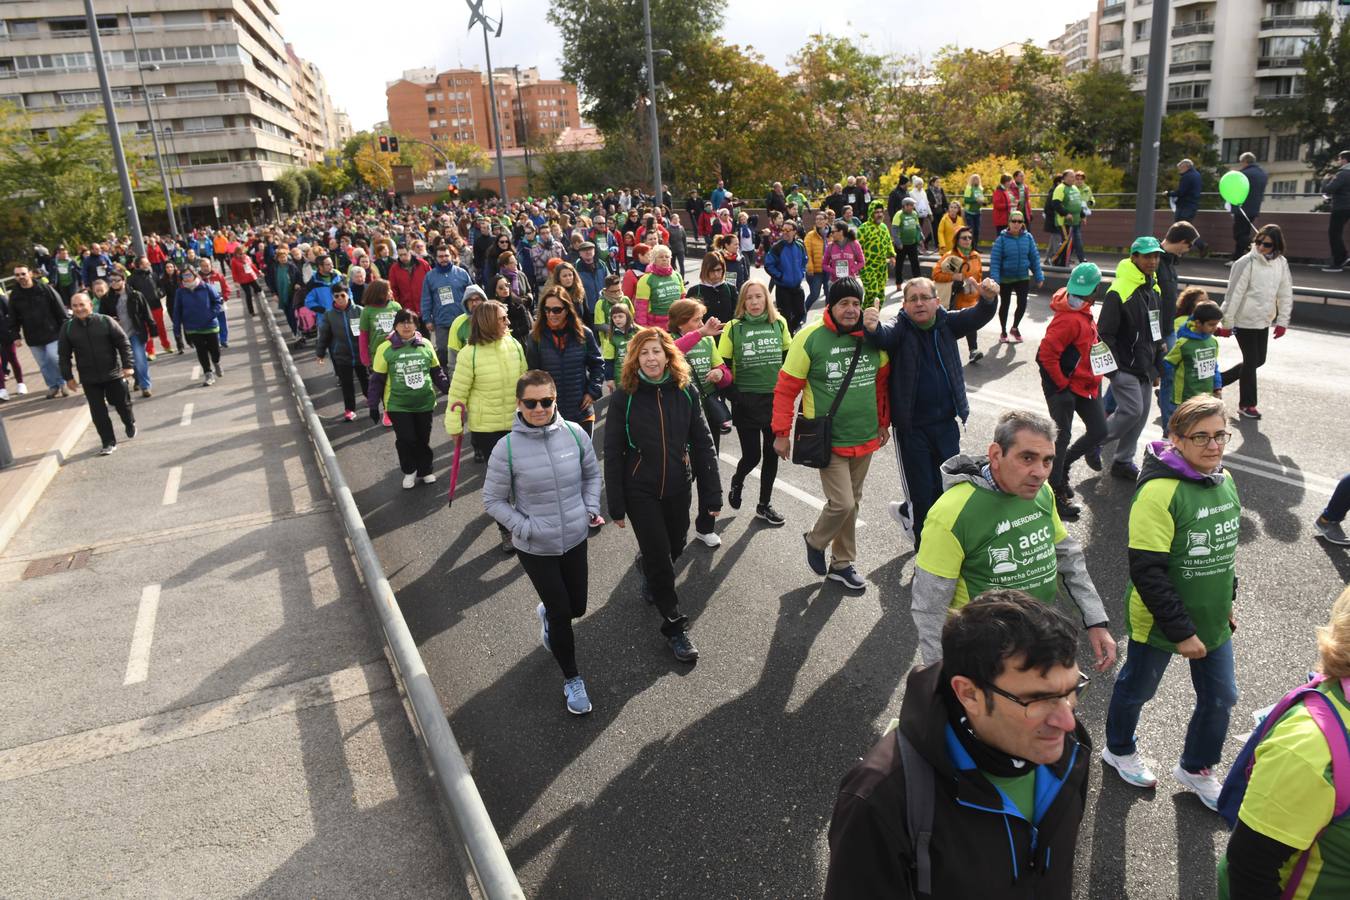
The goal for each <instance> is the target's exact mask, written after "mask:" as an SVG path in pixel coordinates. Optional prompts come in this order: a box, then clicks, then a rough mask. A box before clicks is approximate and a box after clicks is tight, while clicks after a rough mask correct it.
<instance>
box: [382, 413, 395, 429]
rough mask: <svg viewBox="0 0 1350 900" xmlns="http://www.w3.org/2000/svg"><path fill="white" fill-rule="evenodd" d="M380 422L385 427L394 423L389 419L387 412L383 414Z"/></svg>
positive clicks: (392, 425)
mask: <svg viewBox="0 0 1350 900" xmlns="http://www.w3.org/2000/svg"><path fill="white" fill-rule="evenodd" d="M380 424H381V425H383V426H384V427H385V428H393V427H394V423H393V422H391V421H389V413H385V414H384V418H383V419H381V420H380Z"/></svg>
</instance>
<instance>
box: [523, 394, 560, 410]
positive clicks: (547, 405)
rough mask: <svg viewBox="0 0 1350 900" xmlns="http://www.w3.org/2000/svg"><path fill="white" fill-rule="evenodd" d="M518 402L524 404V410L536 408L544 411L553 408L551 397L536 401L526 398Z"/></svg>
mask: <svg viewBox="0 0 1350 900" xmlns="http://www.w3.org/2000/svg"><path fill="white" fill-rule="evenodd" d="M520 402H521V403H524V404H525V408H526V409H535V408H537V407H543V408H544V409H551V408H552V406H553V398H552V397H540V398H539V399H538V400H535V399H533V398H530V397H527V398H525V399H523V400H521V401H520Z"/></svg>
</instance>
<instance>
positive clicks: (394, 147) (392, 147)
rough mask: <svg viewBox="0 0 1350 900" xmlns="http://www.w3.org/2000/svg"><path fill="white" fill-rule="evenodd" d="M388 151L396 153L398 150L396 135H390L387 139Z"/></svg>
mask: <svg viewBox="0 0 1350 900" xmlns="http://www.w3.org/2000/svg"><path fill="white" fill-rule="evenodd" d="M389 152H390V153H397V152H398V138H396V137H391V138H390V139H389Z"/></svg>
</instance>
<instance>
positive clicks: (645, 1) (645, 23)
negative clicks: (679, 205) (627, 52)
mask: <svg viewBox="0 0 1350 900" xmlns="http://www.w3.org/2000/svg"><path fill="white" fill-rule="evenodd" d="M642 30H643V32H644V37H645V39H646V44H647V108H648V109H649V110H650V111H651V124H652V196H653V197H655V198H656V205H657V206H658V207H659V206H660V205H661V126H660V124H659V123H658V122H657V119H656V67H655V66H653V65H652V4H651V0H642ZM666 52H667V53H669V52H670V51H666Z"/></svg>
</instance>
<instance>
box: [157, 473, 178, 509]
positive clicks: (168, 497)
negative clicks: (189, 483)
mask: <svg viewBox="0 0 1350 900" xmlns="http://www.w3.org/2000/svg"><path fill="white" fill-rule="evenodd" d="M182 480H183V467H182V466H174V467H173V468H171V469H170V470H169V477H168V480H166V481H165V482H164V499H163V500H162V501H161V505H163V506H173V505H174V504H175V503H177V502H178V485H179V484H180V483H181V482H182Z"/></svg>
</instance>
